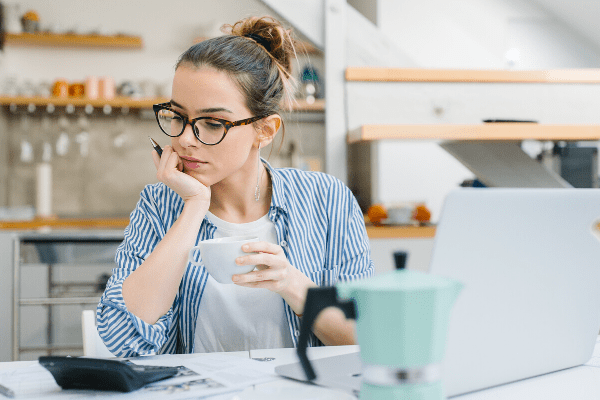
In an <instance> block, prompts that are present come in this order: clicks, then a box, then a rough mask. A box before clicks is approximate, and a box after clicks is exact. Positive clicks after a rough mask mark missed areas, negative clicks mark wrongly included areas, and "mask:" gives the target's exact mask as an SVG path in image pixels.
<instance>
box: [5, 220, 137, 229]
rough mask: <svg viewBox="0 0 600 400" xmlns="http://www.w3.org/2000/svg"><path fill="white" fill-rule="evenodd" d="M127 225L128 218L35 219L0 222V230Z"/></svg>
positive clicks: (113, 227)
mask: <svg viewBox="0 0 600 400" xmlns="http://www.w3.org/2000/svg"><path fill="white" fill-rule="evenodd" d="M127 224H129V218H81V219H79V218H55V219H43V218H36V219H33V220H30V221H0V229H2V230H35V229H47V228H51V229H119V228H123V229H125V227H126V226H127Z"/></svg>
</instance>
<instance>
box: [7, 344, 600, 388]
mask: <svg viewBox="0 0 600 400" xmlns="http://www.w3.org/2000/svg"><path fill="white" fill-rule="evenodd" d="M598 347H599V346H597V349H596V350H597V351H598V350H600V349H598ZM356 351H358V346H330V347H319V348H309V349H308V355H309V358H310V359H317V358H322V357H330V356H335V355H340V354H346V353H352V352H356ZM223 354H228V355H231V356H232V357H243V358H247V357H249V358H273V360H271V361H263V362H265V363H268V364H269V365H272V366H273V369H274V368H275V367H276V366H278V365H284V364H289V363H292V362H297V357H296V350H295V349H267V350H251V351H241V352H233V353H223ZM186 357H202V354H189V355H186ZM33 363H34V361H17V362H3V363H0V369H2V368H15V367H19V366H28V365H31V364H33ZM282 398H285V399H289V400H302V399H311V400H352V399H355V397H354V396H352V395H350V394H348V393H345V392H341V391H337V390H334V389H328V388H323V387H318V386H314V385H307V384H303V383H301V382H297V381H293V380H288V379H284V378H281V379H278V380H275V381H273V382H269V383H263V384H260V385H255V386H251V387H248V388H246V389H245V390H243V391H242V392H238V393H236V394H234V395H232V394H227V395H222V396H214V397H211V399H214V400H271V399H273V400H274V399H282ZM599 398H600V368H599V367H592V366H585V365H584V366H579V367H575V368H569V369H566V370H562V371H557V372H553V373H551V374H546V375H542V376H538V377H534V378H530V379H525V380H522V381H518V382H514V383H510V384H506V385H501V386H497V387H495V388H491V389H487V390H481V391H478V392H474V393H470V394H467V395H462V396H457V397H453V399H457V400H508V399H510V400H521V399H522V400H532V399H544V400H564V399H577V400H588V399H589V400H592V399H593V400H597V399H599ZM0 399H2V397H0Z"/></svg>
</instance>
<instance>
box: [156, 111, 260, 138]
mask: <svg viewBox="0 0 600 400" xmlns="http://www.w3.org/2000/svg"><path fill="white" fill-rule="evenodd" d="M152 108H153V109H154V114H156V121H157V122H158V126H159V127H160V130H161V131H163V132H164V133H165V135H167V136H170V137H178V136H181V135H182V134H183V131H184V130H185V127H186V126H187V125H188V124H190V125H191V126H192V131H193V132H194V135H195V136H196V139H198V140H199V141H200V142H202V143H203V144H206V145H208V146H214V145H216V144H219V143H221V142H222V141H223V139H225V135H227V132H228V131H229V130H230V129H231V128H233V127H234V126H242V125H249V124H251V123H253V122H256V121H258V120H260V119H263V118H265V117H267V116H266V115H263V116H257V117H252V118H247V119H241V120H239V121H234V122H231V121H227V120H225V119H220V118H214V117H199V118H194V119H188V118H187V117H186V116H184V115H181V114H180V113H178V112H177V111H174V110H172V109H171V103H162V104H154V105H153V106H152Z"/></svg>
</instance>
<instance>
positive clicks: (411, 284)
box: [297, 270, 462, 400]
mask: <svg viewBox="0 0 600 400" xmlns="http://www.w3.org/2000/svg"><path fill="white" fill-rule="evenodd" d="M461 288H462V285H461V284H460V283H458V282H456V281H454V280H451V279H448V278H445V277H441V276H436V275H429V274H426V273H421V272H415V271H408V270H398V271H395V272H392V273H387V274H382V275H378V276H375V277H372V278H367V279H363V280H360V281H354V282H347V283H341V284H338V285H336V286H334V287H321V288H314V289H309V291H308V295H307V298H306V304H305V308H304V316H303V318H302V326H301V330H300V337H299V339H298V348H297V350H298V357H299V358H300V363H301V364H302V367H303V369H304V372H305V373H306V377H307V379H308V380H314V379H315V378H316V375H315V373H314V370H313V368H312V366H311V364H310V361H309V360H308V357H307V356H306V347H307V344H308V337H309V333H310V329H311V328H312V325H313V323H314V321H315V319H316V317H317V315H318V314H319V313H320V312H321V311H322V310H323V309H325V308H327V307H330V306H335V307H338V308H340V309H341V310H342V311H344V313H345V314H346V317H347V318H352V319H356V334H357V339H358V344H359V346H360V358H361V362H362V373H361V375H362V385H361V390H360V398H361V399H373V400H388V399H389V400H392V399H393V400H398V399H407V400H408V399H411V400H440V399H444V398H445V394H444V388H443V384H442V371H441V365H442V360H443V358H444V352H445V348H446V336H447V331H448V322H449V319H450V312H451V310H452V306H453V305H454V302H455V300H456V298H457V297H458V294H459V293H460V291H461Z"/></svg>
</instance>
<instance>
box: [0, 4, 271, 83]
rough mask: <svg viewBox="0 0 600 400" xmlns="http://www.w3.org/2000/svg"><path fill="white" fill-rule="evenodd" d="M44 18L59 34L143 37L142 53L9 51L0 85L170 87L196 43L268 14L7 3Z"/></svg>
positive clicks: (0, 63)
mask: <svg viewBox="0 0 600 400" xmlns="http://www.w3.org/2000/svg"><path fill="white" fill-rule="evenodd" d="M7 3H18V4H20V8H21V11H22V12H23V13H24V12H25V11H27V10H29V9H33V10H36V11H37V12H38V14H39V15H40V19H41V25H42V27H45V26H52V27H54V29H56V30H59V31H65V30H68V29H76V30H77V31H79V32H81V33H85V32H89V31H92V30H98V29H101V32H102V33H106V34H113V33H118V32H121V33H126V34H131V35H137V36H141V37H142V39H143V40H144V48H143V49H141V50H110V49H106V50H98V49H92V50H89V49H76V50H73V49H63V48H45V47H37V48H36V47H33V48H32V47H12V46H9V47H6V48H5V50H4V53H3V54H2V56H1V58H0V81H1V80H2V78H4V77H6V76H7V75H16V76H17V77H18V78H20V79H30V80H33V81H34V83H35V82H38V81H41V80H46V81H49V82H52V81H54V80H55V79H56V78H60V77H64V78H66V79H68V80H74V81H75V80H82V79H84V78H85V77H86V76H87V75H110V76H113V77H114V78H115V80H116V81H117V82H119V81H122V80H134V81H142V80H145V79H151V80H155V81H157V82H165V81H167V82H169V81H170V80H171V79H172V76H173V72H174V65H175V62H176V60H177V58H178V56H179V55H180V54H181V53H182V52H183V51H185V50H186V49H187V48H188V47H189V46H191V45H192V44H193V40H194V38H195V37H198V36H203V35H207V34H208V33H210V32H214V31H215V25H221V24H223V23H235V22H236V21H237V20H239V19H241V18H243V17H246V16H249V15H264V14H268V13H269V10H268V9H267V8H266V7H265V6H264V5H263V4H262V3H260V2H259V1H257V0H244V1H235V0H219V1H218V6H217V3H216V2H215V1H212V0H173V1H170V2H167V3H165V2H164V1H159V0H127V1H119V0H103V1H94V0H61V1H48V0H9V1H8V2H7Z"/></svg>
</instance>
